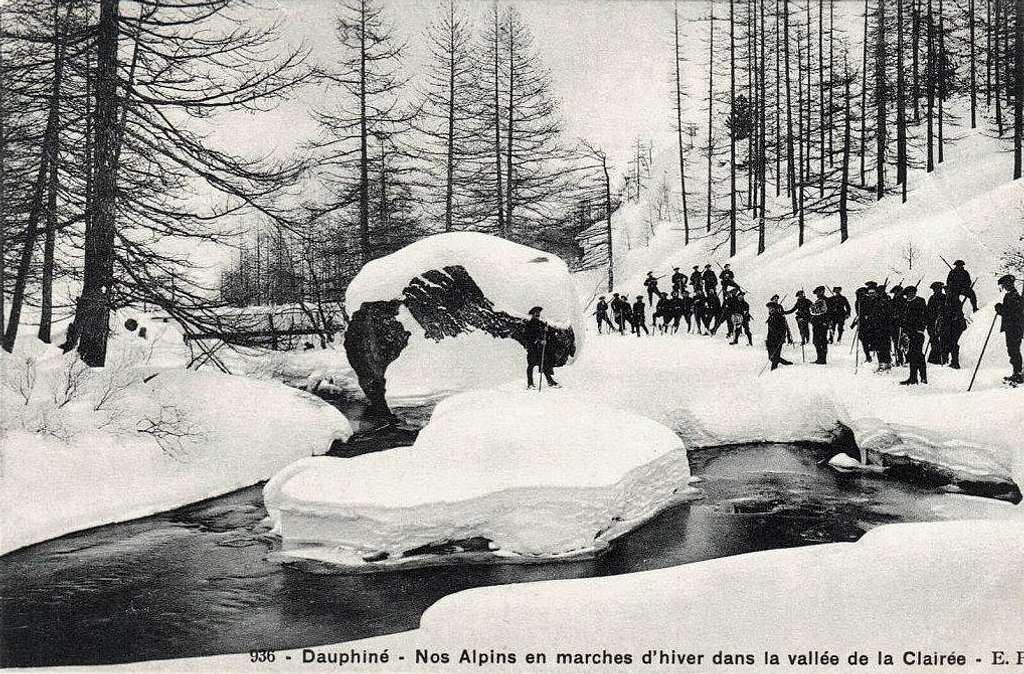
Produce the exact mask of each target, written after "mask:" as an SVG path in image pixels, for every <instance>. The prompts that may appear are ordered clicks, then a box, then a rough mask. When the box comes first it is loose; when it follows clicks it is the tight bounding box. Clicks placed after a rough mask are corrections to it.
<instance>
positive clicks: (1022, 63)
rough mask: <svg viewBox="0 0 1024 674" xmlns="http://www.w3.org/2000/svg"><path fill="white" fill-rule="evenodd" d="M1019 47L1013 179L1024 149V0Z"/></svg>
mask: <svg viewBox="0 0 1024 674" xmlns="http://www.w3.org/2000/svg"><path fill="white" fill-rule="evenodd" d="M1014 26H1015V31H1014V32H1015V33H1016V43H1017V48H1016V50H1015V57H1014V64H1015V69H1016V74H1017V77H1016V84H1017V93H1016V95H1015V96H1014V97H1013V179H1014V180H1017V179H1019V178H1020V177H1021V163H1022V157H1021V155H1022V153H1024V149H1022V147H1021V145H1022V143H1024V0H1017V16H1016V18H1015V21H1014Z"/></svg>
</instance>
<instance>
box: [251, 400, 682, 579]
mask: <svg viewBox="0 0 1024 674" xmlns="http://www.w3.org/2000/svg"><path fill="white" fill-rule="evenodd" d="M689 477H690V471H689V465H688V463H687V459H686V449H685V448H684V446H683V443H682V442H681V441H680V439H679V437H678V436H677V435H676V434H674V433H673V432H672V431H671V430H669V429H668V428H665V427H664V426H661V425H660V424H658V423H656V422H653V421H651V420H649V419H646V418H644V417H641V416H638V415H634V414H630V413H626V412H623V411H620V410H617V409H614V408H609V407H606V406H603V405H597V404H591V403H589V402H588V403H582V402H580V401H578V400H577V399H575V398H574V397H573V396H572V395H571V394H569V393H567V392H565V391H559V390H552V391H544V392H542V393H540V394H538V392H535V391H530V392H527V391H520V392H509V391H480V392H473V393H466V394H462V395H457V396H453V397H451V398H448V399H447V400H445V401H444V402H442V403H441V404H440V405H438V407H437V408H436V409H435V410H434V413H433V416H432V417H431V420H430V423H429V424H428V425H427V426H426V427H425V428H424V429H423V431H422V432H421V433H420V434H419V437H418V438H417V440H416V442H415V444H414V445H413V446H411V447H407V448H398V449H393V450H390V451H387V452H378V453H374V454H367V455H362V456H358V457H355V458H351V459H335V458H326V457H318V458H309V459H303V460H301V461H298V462H296V463H294V464H292V465H291V466H288V467H287V468H285V469H284V470H283V471H281V472H280V473H278V474H277V475H276V476H275V477H274V478H273V479H272V480H271V481H270V482H269V483H267V485H266V487H265V488H264V499H265V502H266V505H267V509H268V510H269V511H270V513H271V516H272V517H273V518H274V520H275V524H276V527H277V528H278V530H279V531H280V533H281V535H282V537H283V540H284V548H285V552H286V554H288V555H291V556H294V557H304V558H312V559H317V560H322V561H330V562H333V563H335V564H341V565H344V566H349V567H351V566H356V567H365V566H367V562H372V564H371V566H377V567H387V566H394V565H395V564H407V563H409V562H410V561H412V562H417V561H419V562H421V563H422V561H423V560H422V555H420V557H421V559H419V560H416V559H412V560H410V559H409V553H410V551H412V550H416V549H419V548H423V547H424V546H430V545H433V546H438V545H442V544H450V543H452V542H460V541H466V540H469V539H474V538H483V539H486V541H487V542H488V543H489V550H490V552H491V553H492V554H490V555H487V556H489V557H491V558H495V557H497V558H504V559H506V560H519V561H523V560H528V559H531V558H540V557H543V558H549V559H550V558H566V557H577V558H578V557H581V556H588V555H593V554H594V553H595V552H599V551H602V550H604V549H605V548H607V546H608V543H609V542H610V541H611V540H613V539H615V538H616V537H618V536H620V535H622V534H623V533H626V532H627V531H630V530H631V529H633V528H635V527H637V526H639V525H640V524H642V523H643V522H645V521H647V520H648V519H650V518H651V517H653V516H654V515H655V514H657V513H658V512H660V511H661V510H663V509H664V508H666V507H668V506H669V505H672V504H675V503H679V502H682V501H683V500H686V499H692V498H695V497H696V496H697V492H696V490H694V489H692V488H691V487H689V486H688V481H689ZM484 552H485V553H486V552H487V550H486V549H485V550H484ZM478 556H483V555H478Z"/></svg>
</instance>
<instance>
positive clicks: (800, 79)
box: [796, 31, 810, 246]
mask: <svg viewBox="0 0 1024 674" xmlns="http://www.w3.org/2000/svg"><path fill="white" fill-rule="evenodd" d="M808 49H810V45H808ZM800 50H801V44H800V35H799V31H798V33H797V41H796V62H797V63H798V64H802V63H803V56H802V54H801V51H800ZM799 70H803V66H802V65H801V67H800V68H799V69H798V72H797V78H796V82H797V86H796V101H797V127H796V138H797V147H798V150H799V154H800V175H799V180H798V181H797V186H796V189H797V192H798V195H797V211H796V212H797V232H798V241H797V244H798V245H800V246H802V245H804V180H805V179H806V174H805V173H804V170H805V167H806V165H805V164H804V76H803V73H802V72H799Z"/></svg>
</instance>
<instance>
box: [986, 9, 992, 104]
mask: <svg viewBox="0 0 1024 674" xmlns="http://www.w3.org/2000/svg"><path fill="white" fill-rule="evenodd" d="M985 105H986V106H988V107H992V0H985Z"/></svg>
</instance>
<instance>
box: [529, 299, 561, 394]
mask: <svg viewBox="0 0 1024 674" xmlns="http://www.w3.org/2000/svg"><path fill="white" fill-rule="evenodd" d="M542 311H543V308H541V307H534V308H532V309H530V320H528V321H526V330H525V334H524V337H525V341H526V388H531V389H532V388H533V368H534V367H536V368H537V369H538V370H540V372H541V374H543V375H544V379H545V380H546V381H547V383H548V386H550V387H551V388H558V382H556V381H555V379H554V377H552V376H551V375H552V374H553V373H554V368H553V367H552V366H551V359H550V358H548V356H547V344H548V325H547V323H545V322H544V321H542V320H541V319H540V313H541V312H542Z"/></svg>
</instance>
